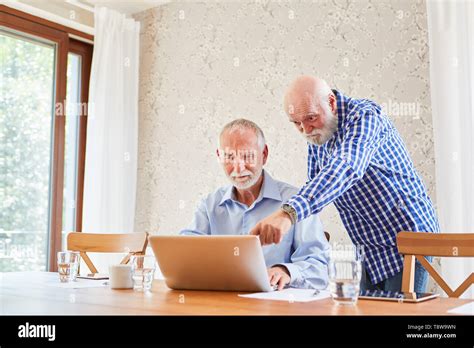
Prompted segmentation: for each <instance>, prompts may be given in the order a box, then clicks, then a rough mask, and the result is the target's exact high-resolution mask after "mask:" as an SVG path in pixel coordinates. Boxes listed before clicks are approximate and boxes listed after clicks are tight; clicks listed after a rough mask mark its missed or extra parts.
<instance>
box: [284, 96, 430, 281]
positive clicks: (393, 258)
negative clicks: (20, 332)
mask: <svg viewBox="0 0 474 348" xmlns="http://www.w3.org/2000/svg"><path fill="white" fill-rule="evenodd" d="M333 92H334V93H335V95H336V99H337V117H338V130H337V132H336V133H335V134H334V135H333V137H332V138H331V139H330V140H328V141H327V142H326V143H325V144H323V145H321V146H317V145H313V144H308V181H307V182H306V184H305V186H303V187H302V188H301V189H300V190H299V192H298V193H297V194H296V195H294V196H293V197H291V198H290V199H289V200H288V202H287V203H288V204H289V205H291V206H292V207H293V208H294V209H295V210H296V212H297V215H298V221H300V220H303V219H305V218H307V217H308V216H310V215H312V214H317V213H319V212H320V211H321V210H322V209H323V208H324V207H325V206H326V205H328V204H330V203H334V205H335V206H336V208H337V209H338V211H339V214H340V216H341V219H342V221H343V223H344V226H345V227H346V229H347V232H348V234H349V236H350V238H351V240H352V242H353V243H354V244H356V245H363V246H364V249H365V256H366V259H365V267H366V270H367V273H368V275H369V277H370V280H371V281H372V283H373V284H376V283H379V282H381V281H383V280H385V279H387V278H390V277H392V276H393V275H395V274H396V273H398V272H400V271H401V270H402V269H403V258H402V256H401V255H400V254H399V253H398V250H397V243H396V236H397V233H398V232H400V231H415V232H439V224H438V220H437V217H436V213H435V210H434V208H433V204H432V202H431V200H430V198H429V197H428V195H427V193H426V189H425V187H424V185H423V182H422V180H421V178H420V176H419V175H418V173H417V172H416V170H415V168H414V166H413V162H412V161H411V159H410V156H409V155H408V151H407V149H406V148H405V145H404V144H403V141H402V139H401V137H400V135H399V133H398V132H397V130H396V129H395V127H394V126H393V124H392V122H391V121H390V120H389V118H388V117H387V116H386V115H385V114H383V112H382V110H381V107H380V106H379V105H377V104H376V103H374V102H373V101H370V100H367V99H354V98H350V97H346V96H344V95H343V94H341V93H339V92H338V91H335V90H334V91H333Z"/></svg>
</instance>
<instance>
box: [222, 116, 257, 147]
mask: <svg viewBox="0 0 474 348" xmlns="http://www.w3.org/2000/svg"><path fill="white" fill-rule="evenodd" d="M244 129H251V130H253V131H254V132H255V135H257V142H258V146H259V147H260V148H261V149H262V150H263V148H264V147H265V144H266V141H265V136H264V135H263V131H262V129H261V128H260V127H259V126H257V124H256V123H255V122H252V121H250V120H246V119H245V118H238V119H236V120H233V121H231V122H229V123H227V124H226V125H225V126H224V127H223V128H222V130H221V132H220V134H219V146H220V140H221V138H222V135H223V134H224V133H225V132H234V131H242V130H244Z"/></svg>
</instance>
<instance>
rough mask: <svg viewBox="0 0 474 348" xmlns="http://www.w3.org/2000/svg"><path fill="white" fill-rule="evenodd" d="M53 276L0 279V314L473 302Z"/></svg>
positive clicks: (273, 311)
mask: <svg viewBox="0 0 474 348" xmlns="http://www.w3.org/2000/svg"><path fill="white" fill-rule="evenodd" d="M55 281H58V275H57V273H48V272H24V273H19V272H15V273H1V274H0V314H4V315H5V314H6V315H41V314H42V315H53V314H54V315H70V314H86V315H87V314H106V315H119V314H120V315H123V314H126V315H133V314H138V315H150V314H151V315H447V314H449V313H447V311H448V310H449V309H452V308H454V307H457V306H461V305H463V304H465V303H468V302H471V301H472V300H461V299H452V298H438V299H435V300H431V301H427V302H422V303H417V304H414V303H397V302H385V301H368V300H359V301H358V303H357V304H356V305H355V306H337V305H335V304H334V303H333V301H332V300H331V299H324V300H319V301H313V302H307V303H296V302H293V303H290V302H285V301H268V300H258V299H248V298H242V297H238V296H237V295H238V293H236V292H218V291H177V290H170V289H168V288H167V287H166V284H165V283H164V281H162V280H155V281H154V283H153V287H152V291H151V292H150V293H141V292H135V291H133V290H111V289H110V288H108V287H101V288H84V289H64V288H57V287H51V286H47V285H46V284H47V283H48V282H49V283H51V282H55Z"/></svg>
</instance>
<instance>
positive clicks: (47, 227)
mask: <svg viewBox="0 0 474 348" xmlns="http://www.w3.org/2000/svg"><path fill="white" fill-rule="evenodd" d="M0 15H1V17H0V272H8V271H45V270H55V269H56V262H55V259H56V257H55V255H56V252H57V251H59V250H60V249H61V248H62V243H63V240H64V239H65V238H63V237H62V234H63V233H62V231H65V232H70V231H76V230H80V229H81V223H80V220H81V217H82V187H83V177H84V162H85V161H84V159H85V139H86V137H85V135H86V125H87V117H86V116H87V107H86V106H87V93H88V84H89V74H90V64H91V59H92V46H91V45H89V44H87V43H84V42H80V41H77V40H73V39H70V38H69V35H68V33H67V32H66V31H65V30H59V29H58V28H53V27H52V26H50V25H46V24H47V23H45V22H46V21H44V20H41V19H38V21H39V22H38V21H37V20H36V17H33V16H30V15H27V14H23V13H21V12H19V11H16V10H10V9H9V8H8V7H5V6H1V7H0ZM53 24H54V23H53ZM61 29H64V28H61Z"/></svg>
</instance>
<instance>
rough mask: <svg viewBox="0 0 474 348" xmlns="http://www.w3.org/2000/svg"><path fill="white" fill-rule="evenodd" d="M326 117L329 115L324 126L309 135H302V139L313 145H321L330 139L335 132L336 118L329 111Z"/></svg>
mask: <svg viewBox="0 0 474 348" xmlns="http://www.w3.org/2000/svg"><path fill="white" fill-rule="evenodd" d="M328 111H329V112H328V113H326V115H330V117H329V118H328V119H327V121H326V124H325V125H324V127H323V128H322V129H315V130H313V131H312V132H311V134H305V133H303V137H304V138H305V139H306V140H307V141H308V142H310V143H311V144H315V145H320V146H321V145H323V144H324V143H326V142H327V141H328V140H329V139H331V138H332V136H333V135H334V133H336V131H337V123H338V122H337V116H336V115H334V114H333V113H332V112H331V110H328Z"/></svg>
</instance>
